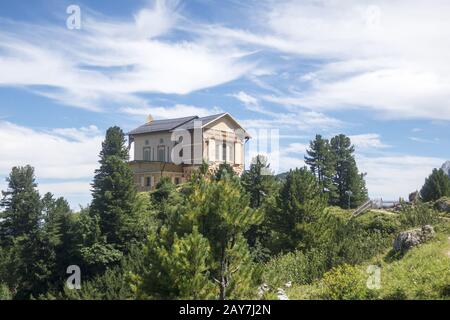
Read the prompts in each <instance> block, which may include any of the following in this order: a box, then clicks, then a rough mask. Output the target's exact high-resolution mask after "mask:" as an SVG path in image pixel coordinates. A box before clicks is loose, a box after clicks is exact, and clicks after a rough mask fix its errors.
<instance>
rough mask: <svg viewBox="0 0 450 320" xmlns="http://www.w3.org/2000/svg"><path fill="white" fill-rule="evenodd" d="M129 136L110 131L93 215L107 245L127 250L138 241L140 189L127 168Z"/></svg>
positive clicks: (94, 194) (114, 129)
mask: <svg viewBox="0 0 450 320" xmlns="http://www.w3.org/2000/svg"><path fill="white" fill-rule="evenodd" d="M127 159H128V150H127V148H126V145H125V136H124V134H123V132H122V130H121V129H120V128H118V127H112V128H109V129H108V130H107V132H106V138H105V141H104V142H103V144H102V150H101V152H100V161H99V162H100V168H99V169H97V170H96V174H95V177H94V182H93V185H92V197H93V200H92V205H91V210H90V212H91V214H92V215H96V216H98V219H99V226H100V231H101V233H102V235H103V236H104V237H105V239H106V242H107V243H109V244H113V245H115V246H116V247H117V248H124V247H125V245H126V244H127V242H128V241H130V240H132V239H134V238H135V237H136V234H135V232H136V231H137V230H136V228H135V227H136V225H135V222H136V221H135V212H134V209H135V207H134V205H135V200H136V195H137V192H136V187H135V185H134V180H133V172H132V171H131V168H130V167H129V166H128V164H127V162H126V161H127Z"/></svg>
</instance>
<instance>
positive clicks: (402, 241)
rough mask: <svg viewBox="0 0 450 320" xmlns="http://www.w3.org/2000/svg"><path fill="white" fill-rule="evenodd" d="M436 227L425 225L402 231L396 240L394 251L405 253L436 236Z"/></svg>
mask: <svg viewBox="0 0 450 320" xmlns="http://www.w3.org/2000/svg"><path fill="white" fill-rule="evenodd" d="M434 234H435V232H434V229H433V227H432V226H430V225H425V226H423V227H422V228H420V229H413V230H409V231H404V232H401V233H400V234H399V235H398V236H397V237H396V238H395V240H394V246H393V247H394V251H396V252H400V253H405V252H406V251H408V250H409V249H411V248H412V247H415V246H418V245H419V244H421V243H424V242H426V241H428V240H430V239H431V238H433V237H434Z"/></svg>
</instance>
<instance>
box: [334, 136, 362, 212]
mask: <svg viewBox="0 0 450 320" xmlns="http://www.w3.org/2000/svg"><path fill="white" fill-rule="evenodd" d="M330 145H331V151H332V153H333V157H334V159H335V161H336V162H335V166H336V173H335V176H334V178H333V181H334V184H335V186H336V189H337V196H336V197H335V198H334V199H332V203H333V204H336V205H339V206H341V207H342V208H347V207H348V206H349V204H350V207H352V208H354V207H357V206H358V205H360V204H362V203H363V202H364V201H366V200H367V189H366V186H365V181H364V175H363V174H361V173H359V172H358V167H357V165H356V161H355V157H354V155H353V153H354V151H355V148H354V146H353V145H352V144H351V141H350V138H349V137H347V136H345V135H343V134H340V135H337V136H335V137H334V138H332V139H331V143H330ZM349 192H351V193H349ZM349 199H350V201H349Z"/></svg>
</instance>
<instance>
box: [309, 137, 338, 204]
mask: <svg viewBox="0 0 450 320" xmlns="http://www.w3.org/2000/svg"><path fill="white" fill-rule="evenodd" d="M306 154H307V156H305V163H306V164H307V165H309V167H310V169H311V171H312V172H313V173H314V174H315V175H316V177H317V180H318V181H319V183H320V184H321V185H322V190H323V192H326V193H327V194H328V196H329V198H330V199H333V198H335V197H336V187H335V185H334V184H333V176H334V174H335V171H336V169H335V159H334V157H333V153H332V152H331V147H330V143H329V141H328V140H327V139H323V138H322V136H321V135H316V138H315V139H314V140H313V141H311V142H310V143H309V149H307V150H306Z"/></svg>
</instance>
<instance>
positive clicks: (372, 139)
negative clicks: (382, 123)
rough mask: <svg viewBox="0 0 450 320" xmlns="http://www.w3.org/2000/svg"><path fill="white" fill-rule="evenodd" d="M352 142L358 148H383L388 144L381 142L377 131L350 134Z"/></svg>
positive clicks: (387, 146)
mask: <svg viewBox="0 0 450 320" xmlns="http://www.w3.org/2000/svg"><path fill="white" fill-rule="evenodd" d="M350 139H351V141H352V143H353V144H354V145H355V146H356V147H357V148H359V149H384V148H389V147H390V146H389V145H387V144H385V143H383V142H381V139H380V135H379V134H377V133H366V134H358V135H352V136H350Z"/></svg>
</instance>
